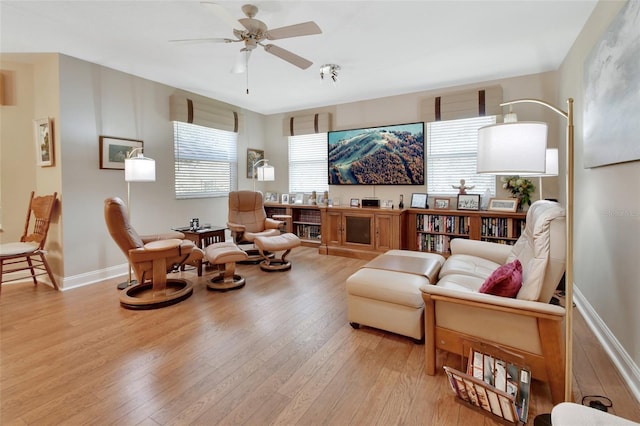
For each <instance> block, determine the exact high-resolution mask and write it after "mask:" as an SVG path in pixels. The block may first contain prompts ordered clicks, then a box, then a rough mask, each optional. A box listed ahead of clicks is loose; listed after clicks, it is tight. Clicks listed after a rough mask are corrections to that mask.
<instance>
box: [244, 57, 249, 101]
mask: <svg viewBox="0 0 640 426" xmlns="http://www.w3.org/2000/svg"><path fill="white" fill-rule="evenodd" d="M245 58H246V69H247V95H248V94H249V55H248V53H247V55H245Z"/></svg>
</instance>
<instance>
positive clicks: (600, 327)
mask: <svg viewBox="0 0 640 426" xmlns="http://www.w3.org/2000/svg"><path fill="white" fill-rule="evenodd" d="M573 297H574V301H575V303H576V307H577V308H578V310H579V311H580V313H581V314H582V316H583V317H584V319H585V321H586V322H587V325H588V326H589V328H590V329H591V331H593V333H594V334H595V336H596V339H598V341H599V342H600V344H601V345H602V347H603V348H604V350H605V352H606V353H607V355H609V358H611V361H612V362H613V364H614V365H615V366H616V368H617V369H618V372H620V375H621V376H622V379H623V380H624V381H625V383H626V384H627V386H629V389H630V390H631V393H632V394H633V396H635V398H636V400H638V402H640V368H638V366H637V365H636V364H635V363H634V362H633V359H632V358H631V357H630V356H629V354H628V353H627V351H626V350H625V349H624V348H623V347H622V345H621V344H620V342H619V341H618V339H616V336H614V335H613V333H612V332H611V330H609V328H608V327H607V325H606V324H605V323H604V321H602V319H601V318H600V316H599V315H598V313H597V312H596V311H595V310H594V309H593V307H592V306H591V305H590V304H589V302H588V301H587V299H586V298H585V297H584V296H583V295H582V293H580V290H578V288H577V287H576V286H574V287H573Z"/></svg>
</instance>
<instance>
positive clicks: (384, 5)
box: [0, 0, 597, 114]
mask: <svg viewBox="0 0 640 426" xmlns="http://www.w3.org/2000/svg"><path fill="white" fill-rule="evenodd" d="M210 1H215V0H210ZM218 3H219V4H220V5H222V6H223V7H225V8H226V9H227V10H228V11H229V12H230V13H231V14H232V15H233V16H234V17H235V18H242V17H244V15H243V14H242V12H241V9H240V8H241V6H242V5H243V4H245V3H247V1H236V0H233V1H219V2H218ZM596 3H597V1H596V0H588V1H579V0H563V1H541V0H533V1H523V0H510V1H507V0H503V1H454V0H449V1H391V0H388V1H319V0H317V1H256V2H254V3H253V4H255V5H257V6H258V8H259V13H258V15H257V16H256V18H257V19H260V20H262V21H263V22H265V23H266V24H267V26H268V27H269V28H270V29H274V28H278V27H282V26H287V25H292V24H296V23H299V22H305V21H309V20H313V21H315V22H316V23H317V24H318V25H319V26H320V28H321V29H322V34H320V35H312V36H305V37H298V38H290V39H283V40H275V41H272V42H271V43H273V44H275V45H277V46H280V47H283V48H285V49H288V50H290V51H292V52H294V53H296V54H298V55H300V56H302V57H305V58H307V59H309V60H310V61H312V62H313V65H312V66H311V67H310V68H308V69H307V70H304V71H303V70H300V69H299V68H297V67H295V66H293V65H291V64H289V63H288V62H285V61H283V60H281V59H279V58H277V57H275V56H273V55H271V54H268V53H267V52H265V51H264V50H263V49H262V48H260V47H258V48H257V49H256V50H255V51H254V52H253V54H252V56H251V58H250V62H249V75H248V77H249V90H250V93H249V94H248V95H247V94H246V93H245V91H246V84H247V83H246V74H231V73H230V69H231V67H232V65H233V64H234V63H235V61H236V58H237V56H238V51H239V49H240V48H241V47H242V46H241V44H240V43H230V44H225V43H222V44H216V43H198V44H177V43H170V42H169V40H172V39H183V38H197V37H230V38H231V37H232V32H231V29H230V28H229V27H228V25H227V24H226V23H225V22H224V21H223V20H221V19H220V18H219V17H218V16H216V15H214V14H212V13H211V12H210V11H209V10H208V9H207V8H205V7H204V6H202V5H201V4H200V3H199V2H198V1H186V0H182V1H96V0H84V1H24V0H21V1H5V0H1V1H0V51H1V52H2V53H9V52H59V53H63V54H65V55H69V56H73V57H76V58H80V59H83V60H86V61H89V62H93V63H96V64H100V65H104V66H106V67H110V68H113V69H116V70H120V71H124V72H127V73H130V74H133V75H137V76H140V77H144V78H147V79H149V80H153V81H157V82H160V83H164V84H167V85H169V86H173V87H178V88H181V89H185V90H188V91H191V92H195V93H199V94H202V95H205V96H208V97H211V98H215V99H219V100H222V101H225V102H229V103H232V104H235V105H238V106H241V107H243V108H246V109H249V110H252V111H255V112H259V113H262V114H273V113H278V112H285V111H294V110H299V109H306V108H311V107H318V106H325V105H334V104H340V103H344V102H352V101H357V100H363V99H371V98H379V97H384V96H390V95H398V94H403V93H411V92H416V91H422V90H431V89H435V88H440V87H450V86H456V85H462V84H467V83H473V82H478V81H485V80H493V79H498V78H507V77H513V76H518V75H526V74H532V73H539V72H545V71H550V70H556V69H558V67H559V66H560V64H561V62H562V60H563V59H564V57H565V56H566V54H567V52H568V50H569V48H570V47H571V45H572V44H573V42H574V40H575V39H576V37H577V36H578V34H579V32H580V31H581V29H582V27H583V25H584V24H585V22H586V20H587V19H588V17H589V15H590V14H591V12H592V11H593V8H594V6H595V4H596ZM324 63H335V64H338V65H340V66H341V67H342V71H341V72H340V74H339V84H337V85H333V84H332V83H331V82H329V81H326V80H325V81H321V79H320V75H319V67H320V65H322V64H324Z"/></svg>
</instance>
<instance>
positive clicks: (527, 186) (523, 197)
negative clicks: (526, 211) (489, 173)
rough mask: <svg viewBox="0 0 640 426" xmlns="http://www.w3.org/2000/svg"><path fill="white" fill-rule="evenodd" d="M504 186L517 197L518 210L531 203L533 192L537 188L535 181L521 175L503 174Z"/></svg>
mask: <svg viewBox="0 0 640 426" xmlns="http://www.w3.org/2000/svg"><path fill="white" fill-rule="evenodd" d="M500 180H501V181H502V187H503V188H504V189H506V190H508V191H509V192H511V196H512V197H513V198H517V199H518V200H519V202H518V210H522V209H523V207H524V206H525V205H527V206H530V205H531V194H533V191H535V190H536V187H535V186H534V185H533V182H532V181H531V180H529V179H526V178H522V177H520V176H503V177H502V178H501V179H500Z"/></svg>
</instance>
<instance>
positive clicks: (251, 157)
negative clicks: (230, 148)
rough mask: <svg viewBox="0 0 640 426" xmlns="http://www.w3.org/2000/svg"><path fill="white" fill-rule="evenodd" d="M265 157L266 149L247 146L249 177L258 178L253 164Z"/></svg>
mask: <svg viewBox="0 0 640 426" xmlns="http://www.w3.org/2000/svg"><path fill="white" fill-rule="evenodd" d="M262 159H264V151H263V150H261V149H253V148H247V179H253V178H257V177H258V176H255V175H254V174H255V170H253V165H254V164H256V161H260V160H262Z"/></svg>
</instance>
